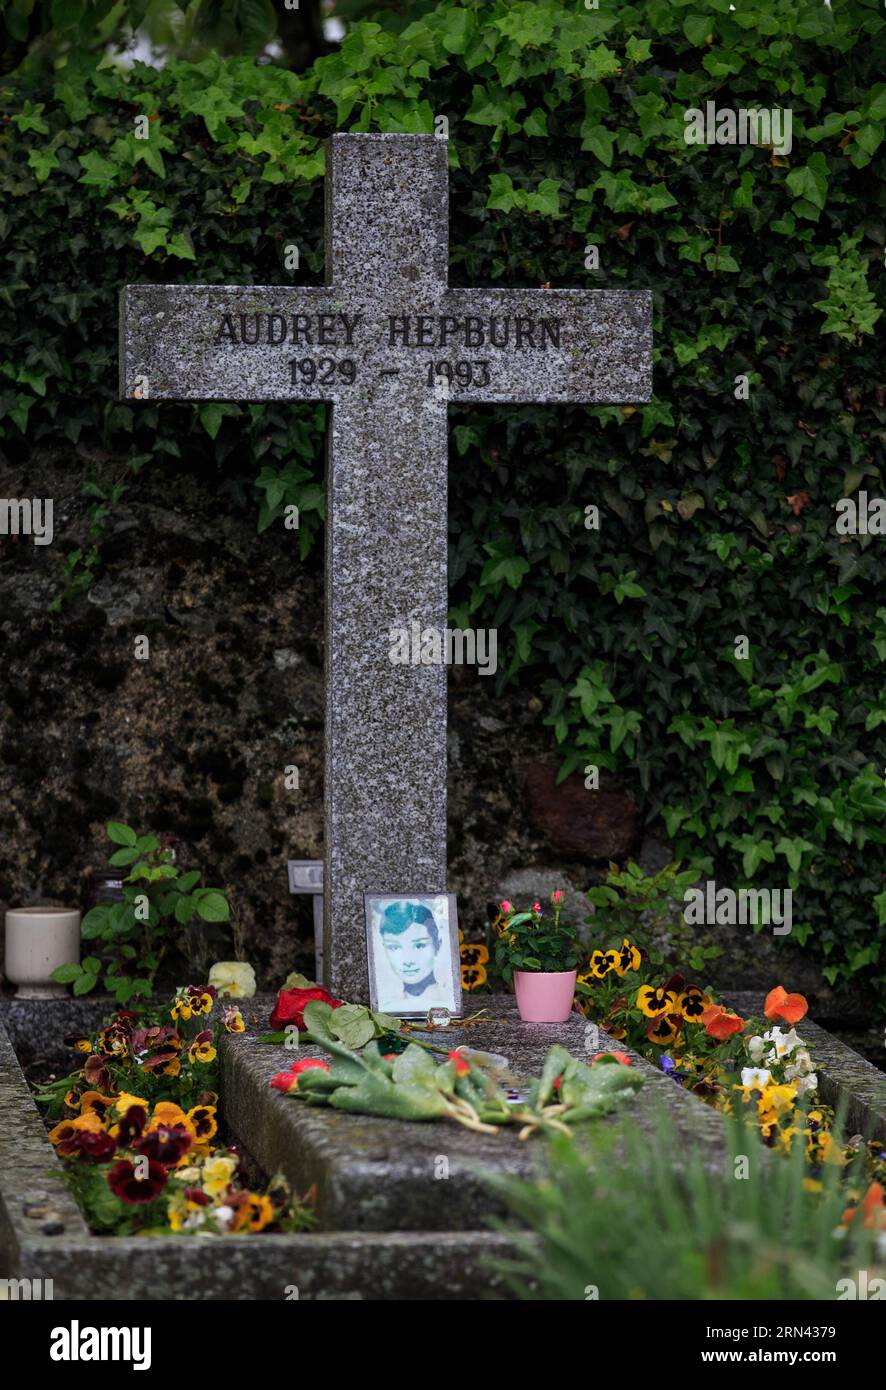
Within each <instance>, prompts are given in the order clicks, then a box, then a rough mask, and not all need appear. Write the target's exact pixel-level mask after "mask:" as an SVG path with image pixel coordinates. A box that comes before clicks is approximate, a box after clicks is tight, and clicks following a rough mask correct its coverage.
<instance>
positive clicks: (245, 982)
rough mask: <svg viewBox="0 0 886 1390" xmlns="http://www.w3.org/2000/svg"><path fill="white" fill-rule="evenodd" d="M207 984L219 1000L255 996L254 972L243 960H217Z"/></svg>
mask: <svg viewBox="0 0 886 1390" xmlns="http://www.w3.org/2000/svg"><path fill="white" fill-rule="evenodd" d="M209 983H210V984H211V985H213V986H214V988H215V989H216V990H217V991H218V994H219V997H220V998H221V999H251V998H252V996H253V995H254V994H255V971H254V970H253V968H252V966H251V965H250V964H249V962H248V961H245V960H217V961H216V963H215V965H214V966H213V967H212V969H211V970H210V972H209Z"/></svg>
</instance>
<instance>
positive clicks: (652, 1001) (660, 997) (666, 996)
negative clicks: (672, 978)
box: [636, 985, 675, 1018]
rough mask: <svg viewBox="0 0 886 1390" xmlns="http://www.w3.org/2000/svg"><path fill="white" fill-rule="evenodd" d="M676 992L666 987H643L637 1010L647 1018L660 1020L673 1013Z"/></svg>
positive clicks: (637, 1001) (637, 1002) (639, 994)
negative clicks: (663, 1016) (662, 1016)
mask: <svg viewBox="0 0 886 1390" xmlns="http://www.w3.org/2000/svg"><path fill="white" fill-rule="evenodd" d="M674 1002H675V1000H674V992H673V990H671V989H665V987H664V985H643V987H642V989H641V990H640V991H639V993H638V995H637V999H636V1004H637V1008H638V1009H639V1010H640V1012H641V1014H645V1015H646V1017H647V1018H660V1017H661V1015H662V1014H667V1013H671V1011H672V1010H673V1007H674Z"/></svg>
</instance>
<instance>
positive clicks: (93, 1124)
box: [49, 1110, 104, 1155]
mask: <svg viewBox="0 0 886 1390" xmlns="http://www.w3.org/2000/svg"><path fill="white" fill-rule="evenodd" d="M84 1131H91V1132H92V1133H93V1134H98V1133H101V1132H103V1131H104V1125H103V1124H102V1121H101V1116H100V1115H97V1114H96V1113H95V1111H94V1110H90V1111H88V1112H87V1113H86V1114H85V1115H78V1116H77V1118H76V1119H74V1120H61V1121H60V1123H59V1124H57V1125H56V1126H55V1128H54V1129H51V1130H50V1131H49V1139H50V1143H52V1144H54V1145H55V1148H56V1150H57V1152H58V1153H60V1154H63V1155H70V1154H74V1153H76V1152H77V1149H78V1148H79V1137H80V1135H81V1134H82V1133H83V1132H84Z"/></svg>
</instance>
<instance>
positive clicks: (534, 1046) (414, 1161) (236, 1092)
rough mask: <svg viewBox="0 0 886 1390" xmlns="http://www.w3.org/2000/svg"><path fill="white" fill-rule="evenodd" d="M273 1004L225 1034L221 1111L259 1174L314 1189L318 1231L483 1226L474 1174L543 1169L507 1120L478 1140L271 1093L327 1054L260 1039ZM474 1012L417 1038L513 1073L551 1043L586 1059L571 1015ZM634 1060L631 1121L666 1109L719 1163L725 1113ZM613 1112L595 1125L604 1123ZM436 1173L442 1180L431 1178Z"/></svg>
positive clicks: (481, 1191)
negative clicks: (295, 1067)
mask: <svg viewBox="0 0 886 1390" xmlns="http://www.w3.org/2000/svg"><path fill="white" fill-rule="evenodd" d="M270 1002H272V1001H265V1000H261V1001H259V1000H253V1001H252V1004H253V1005H255V1006H256V1007H253V1008H252V1009H251V1010H250V1013H251V1014H254V1015H257V1016H258V1017H259V1019H260V1026H259V1027H258V1028H255V1029H252V1028H251V1029H250V1031H249V1032H248V1033H246V1034H241V1035H240V1036H230V1037H226V1038H224V1039H223V1040H222V1078H223V1081H222V1084H223V1093H224V1097H225V1116H226V1119H227V1122H228V1124H229V1125H230V1126H231V1128H232V1130H233V1131H234V1132H235V1133H236V1135H237V1137H238V1139H239V1140H240V1141H241V1142H242V1143H243V1145H244V1146H245V1147H246V1149H248V1151H249V1152H250V1154H251V1155H252V1157H253V1158H254V1159H255V1160H256V1162H257V1163H258V1164H259V1165H260V1166H261V1167H262V1168H264V1169H265V1171H266V1172H274V1171H276V1170H278V1169H279V1170H281V1171H283V1172H284V1173H286V1175H287V1177H288V1178H289V1180H290V1182H291V1183H292V1184H293V1186H294V1187H295V1188H296V1190H298V1191H305V1190H307V1188H308V1187H310V1186H311V1185H312V1184H316V1186H317V1211H318V1219H319V1223H320V1225H321V1227H322V1228H323V1229H324V1230H330V1231H333V1230H344V1229H349V1230H352V1229H355V1228H358V1229H360V1230H365V1231H384V1230H393V1229H397V1230H411V1231H428V1230H450V1231H469V1230H472V1229H474V1230H479V1229H483V1227H484V1226H485V1224H486V1221H487V1217H488V1216H489V1215H490V1214H491V1213H493V1212H495V1213H498V1214H500V1209H499V1208H498V1207H497V1206H496V1204H495V1203H494V1202H493V1200H492V1198H491V1197H490V1194H489V1191H488V1189H487V1187H486V1186H485V1184H484V1182H483V1179H482V1171H483V1170H487V1171H491V1172H495V1173H504V1174H509V1175H515V1176H520V1177H535V1176H538V1175H540V1174H541V1173H543V1171H544V1165H545V1151H546V1144H545V1142H544V1140H543V1139H541V1138H539V1137H536V1138H535V1139H530V1140H528V1141H525V1142H523V1143H521V1142H520V1141H519V1140H518V1139H517V1130H516V1127H514V1129H513V1130H511V1129H507V1128H505V1129H503V1130H502V1131H501V1133H499V1134H497V1135H485V1134H475V1133H473V1132H471V1131H469V1130H466V1129H464V1128H463V1127H461V1126H459V1125H457V1124H454V1123H453V1124H449V1123H442V1122H441V1123H434V1124H410V1123H407V1122H405V1121H397V1120H386V1119H384V1120H383V1119H380V1118H378V1117H376V1116H371V1115H366V1116H363V1115H348V1114H344V1113H342V1112H340V1111H337V1110H331V1109H328V1108H325V1107H320V1106H309V1105H307V1104H306V1103H305V1102H303V1101H299V1100H297V1099H295V1098H291V1097H287V1096H284V1095H282V1094H281V1093H280V1092H278V1091H276V1090H273V1089H272V1088H271V1087H270V1085H269V1082H270V1079H271V1077H272V1076H273V1075H274V1074H275V1072H278V1071H285V1070H288V1069H289V1067H290V1065H291V1064H292V1062H293V1061H294V1060H296V1059H297V1058H298V1057H302V1056H305V1057H322V1056H324V1055H325V1054H324V1053H323V1051H322V1049H321V1048H317V1047H312V1046H310V1045H305V1046H304V1047H302V1048H300V1049H299V1051H298V1052H297V1053H296V1052H294V1051H291V1050H289V1049H287V1048H285V1047H273V1046H270V1045H269V1044H266V1043H260V1042H258V1041H257V1034H259V1033H260V1032H262V1031H263V1030H264V1028H265V1019H266V1018H267V1015H268V1012H269V1008H268V1006H269V1003H270ZM477 1007H478V1008H480V1007H485V1008H488V1010H489V1014H490V1018H489V1022H487V1023H484V1024H483V1025H482V1026H474V1027H467V1028H463V1027H459V1026H457V1025H456V1026H452V1027H450V1028H449V1029H446V1030H445V1031H444V1030H435V1031H434V1033H433V1034H427V1033H422V1034H419V1036H420V1037H422V1038H423V1039H425V1040H427V1041H432V1042H434V1043H435V1044H436V1045H439V1046H444V1047H446V1048H450V1047H452V1048H454V1047H457V1046H460V1045H461V1044H462V1043H464V1044H467V1045H468V1046H469V1047H474V1048H478V1049H482V1050H484V1051H488V1052H497V1053H500V1054H503V1055H504V1056H506V1057H507V1058H508V1059H509V1061H510V1063H511V1067H512V1070H513V1072H514V1073H515V1075H516V1076H517V1078H519V1079H526V1078H528V1077H529V1076H531V1075H538V1074H539V1073H540V1070H541V1063H542V1059H543V1058H544V1056H545V1054H546V1053H547V1051H548V1048H549V1047H551V1045H552V1044H553V1043H554V1042H559V1043H562V1044H563V1046H564V1047H566V1048H568V1049H569V1051H570V1052H572V1053H573V1055H575V1056H583V1055H587V1054H586V1047H585V1039H586V1036H587V1024H586V1022H585V1020H584V1019H583V1018H581V1017H580V1015H578V1014H572V1015H570V1018H569V1019H568V1020H567V1022H566V1023H564V1024H557V1025H551V1024H532V1023H523V1022H522V1020H521V1019H520V1018H519V1015H518V1014H517V1009H516V1005H515V1003H514V1001H513V999H512V998H510V997H505V996H491V997H489V998H488V999H485V1000H484V1002H483V1004H482V1005H481V1004H480V1003H479V1002H478V1004H477ZM606 1046H607V1042H606V1034H605V1033H602V1031H601V1033H600V1049H602V1050H605V1049H606ZM612 1046H617V1047H618V1048H619V1049H622V1047H623V1045H622V1044H621V1043H618V1044H612ZM597 1050H598V1049H597V1047H594V1048H593V1049H592V1051H593V1052H596V1051H597ZM625 1050H627V1051H628V1052H630V1049H625ZM634 1065H635V1066H637V1067H638V1068H639V1069H640V1070H641V1071H642V1072H643V1075H644V1078H645V1081H646V1084H645V1085H644V1087H643V1089H642V1090H641V1091H640V1092H639V1093H638V1094H637V1095H636V1096H635V1097H634V1099H633V1100H632V1102H631V1104H630V1107H629V1109H628V1112H627V1113H629V1114H630V1117H631V1119H632V1120H633V1121H635V1122H636V1123H637V1124H638V1125H640V1126H641V1127H642V1128H644V1129H646V1130H648V1132H649V1133H650V1136H651V1135H652V1132H653V1127H654V1124H655V1120H656V1116H657V1113H658V1111H659V1109H660V1107H661V1106H662V1105H664V1106H666V1107H667V1109H668V1110H669V1112H670V1113H671V1115H672V1116H673V1118H674V1120H675V1122H676V1124H677V1126H678V1128H679V1130H680V1132H681V1134H682V1135H683V1136H684V1137H685V1140H686V1143H687V1145H692V1147H693V1148H694V1149H695V1151H697V1152H700V1153H701V1154H702V1155H703V1156H704V1157H705V1160H706V1161H707V1162H710V1163H711V1164H716V1163H717V1162H719V1160H720V1158H721V1157H722V1156H723V1154H724V1152H725V1149H724V1125H723V1119H722V1117H721V1116H720V1115H718V1114H717V1113H716V1112H715V1111H713V1110H712V1109H710V1107H708V1106H706V1105H703V1104H702V1103H701V1102H700V1101H699V1100H698V1099H697V1098H696V1097H694V1096H692V1095H690V1094H689V1093H688V1092H686V1091H683V1090H681V1089H680V1088H679V1087H677V1086H675V1085H674V1083H673V1082H672V1081H669V1080H668V1078H667V1077H666V1076H664V1074H663V1073H662V1072H660V1071H657V1070H655V1069H654V1068H653V1067H651V1066H649V1064H648V1063H647V1062H645V1061H644V1060H643V1059H642V1058H640V1057H637V1056H636V1055H634ZM613 1118H614V1117H610V1118H609V1119H607V1120H604V1121H602V1122H601V1123H603V1124H609V1123H611V1122H612V1119H613ZM593 1128H594V1126H589V1127H587V1128H586V1130H585V1133H586V1134H588V1135H591V1134H592V1131H593ZM441 1160H445V1164H444V1163H441ZM441 1169H442V1170H443V1171H446V1172H448V1177H441V1176H439V1174H440V1172H441Z"/></svg>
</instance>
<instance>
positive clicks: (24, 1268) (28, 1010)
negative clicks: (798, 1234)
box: [0, 993, 886, 1301]
mask: <svg viewBox="0 0 886 1390" xmlns="http://www.w3.org/2000/svg"><path fill="white" fill-rule="evenodd" d="M729 1002H730V1004H731V1005H732V1007H734V1008H736V1009H738V1010H739V1011H742V1010H743V1011H744V1012H745V1013H752V1012H756V1013H758V1014H759V1013H762V996H761V995H758V994H755V993H736V994H733V995H731V996H730V998H729ZM269 1003H270V1000H269V999H268V998H262V997H257V998H256V999H255V1000H250V1001H248V1007H249V1008H250V1010H251V1011H252V1009H253V1006H254V1007H255V1008H258V1009H260V1010H261V1011H262V1012H264V1011H265V1010H266V1009H267V1007H268V1005H269ZM112 1008H113V1001H112V1000H111V999H110V998H105V999H89V1000H75V999H72V998H64V999H59V1000H40V1001H22V1000H18V999H3V1000H0V1278H6V1279H30V1280H32V1281H34V1280H41V1279H42V1280H47V1279H52V1281H53V1289H54V1296H55V1297H56V1299H61V1300H64V1299H97V1300H98V1299H109V1300H119V1299H123V1298H125V1299H133V1300H140V1299H144V1300H148V1301H150V1300H165V1299H170V1298H171V1299H184V1300H189V1299H191V1300H195V1301H201V1300H212V1299H235V1300H252V1299H268V1300H273V1299H280V1300H284V1299H285V1298H286V1297H287V1292H286V1291H287V1289H290V1290H291V1289H292V1287H293V1286H294V1287H295V1288H297V1289H298V1296H299V1298H306V1299H308V1300H311V1299H354V1298H357V1299H359V1298H363V1297H371V1298H373V1299H393V1300H400V1299H404V1300H410V1299H415V1298H416V1297H428V1298H430V1297H433V1298H440V1297H441V1296H442V1297H445V1298H450V1299H473V1298H481V1297H484V1298H488V1297H495V1296H496V1295H497V1294H504V1293H505V1289H504V1286H503V1284H502V1283H501V1281H500V1280H498V1279H497V1277H496V1276H495V1275H494V1274H493V1273H492V1272H491V1270H490V1268H489V1266H488V1261H489V1260H490V1259H491V1258H501V1257H503V1256H504V1257H506V1256H507V1255H508V1254H509V1253H511V1250H512V1247H511V1245H510V1243H509V1241H508V1240H507V1237H506V1236H503V1235H500V1234H498V1233H495V1232H488V1231H478V1230H463V1231H462V1230H443V1231H430V1230H422V1229H416V1230H406V1231H403V1230H398V1231H374V1230H371V1229H370V1230H366V1229H352V1230H348V1231H340V1230H337V1231H329V1232H326V1231H318V1232H312V1233H310V1234H304V1235H279V1236H225V1237H220V1238H218V1239H217V1240H208V1239H207V1240H205V1241H203V1242H202V1243H201V1244H200V1246H199V1260H195V1259H194V1252H195V1247H194V1244H193V1242H192V1241H191V1240H190V1239H183V1238H178V1237H174V1236H171V1237H164V1236H159V1237H152V1238H151V1240H150V1244H149V1245H148V1243H147V1242H146V1241H145V1240H144V1239H143V1238H140V1237H112V1236H97V1235H93V1234H91V1233H90V1232H89V1230H88V1229H87V1227H86V1223H85V1221H84V1219H83V1216H82V1215H81V1213H80V1210H79V1208H78V1206H77V1204H76V1202H75V1201H74V1199H73V1197H72V1195H71V1194H70V1192H69V1190H68V1188H67V1186H66V1185H65V1183H64V1180H63V1170H62V1164H61V1162H60V1160H59V1159H58V1158H57V1157H56V1154H55V1152H54V1150H53V1148H52V1146H51V1144H50V1143H49V1141H48V1139H47V1137H46V1131H45V1127H44V1124H43V1120H42V1118H41V1116H40V1113H39V1111H38V1109H37V1106H36V1104H35V1102H34V1100H33V1097H32V1095H31V1092H30V1088H29V1086H28V1083H27V1081H26V1079H25V1077H24V1075H23V1073H22V1071H21V1068H20V1066H19V1062H18V1057H17V1055H16V1051H15V1048H14V1047H13V1044H12V1041H11V1038H10V1036H9V1033H7V1030H6V1027H5V1026H4V1023H6V1024H8V1025H9V1028H10V1031H11V1032H12V1034H13V1035H14V1036H15V1037H17V1038H18V1039H19V1040H20V1044H21V1042H24V1043H25V1045H27V1042H28V1039H29V1036H30V1039H31V1041H33V1039H34V1038H35V1037H38V1036H45V1034H46V1032H47V1030H51V1036H52V1038H53V1039H56V1038H59V1039H60V1036H61V1032H62V1031H71V1030H73V1029H75V1028H76V1027H78V1026H89V1025H91V1024H94V1023H95V1022H96V1021H97V1019H99V1018H100V1017H102V1016H104V1015H105V1014H106V1013H107V1012H109V1011H110V1010H111V1009H112ZM798 1029H799V1032H800V1034H801V1036H802V1037H803V1039H804V1041H806V1042H808V1043H809V1045H810V1046H811V1047H812V1049H813V1051H814V1055H815V1057H816V1062H817V1064H818V1072H819V1080H820V1085H819V1089H820V1092H821V1094H822V1099H823V1100H825V1101H826V1102H827V1103H828V1104H832V1105H837V1104H838V1103H839V1102H840V1100H841V1098H844V1097H845V1099H846V1100H847V1101H848V1111H847V1125H848V1132H850V1133H852V1132H855V1131H856V1130H857V1131H860V1132H870V1133H871V1134H873V1135H876V1136H878V1137H880V1138H883V1139H884V1141H886V1075H884V1074H883V1073H882V1072H880V1071H879V1070H878V1069H877V1068H876V1067H874V1066H873V1065H872V1064H871V1063H869V1062H867V1061H865V1060H864V1058H862V1057H860V1056H859V1055H858V1053H856V1052H855V1051H853V1049H852V1048H850V1047H848V1046H846V1044H844V1043H841V1042H839V1040H838V1039H836V1038H834V1037H833V1036H832V1035H831V1034H829V1033H828V1032H826V1030H824V1029H822V1028H819V1027H818V1025H816V1024H815V1023H813V1022H811V1021H810V1020H808V1019H804V1020H803V1021H802V1022H801V1023H800V1024H798ZM243 1045H244V1038H234V1037H231V1038H225V1039H224V1040H223V1043H222V1053H223V1058H222V1060H223V1077H225V1076H226V1075H227V1074H229V1072H230V1068H231V1066H232V1058H233V1057H234V1055H235V1053H236V1049H237V1048H238V1046H239V1047H241V1048H242V1047H243ZM605 1046H606V1035H605V1033H604V1032H603V1030H601V1047H603V1048H605ZM614 1046H616V1047H619V1048H620V1047H621V1044H614ZM262 1051H263V1053H264V1052H266V1053H267V1056H266V1057H265V1058H263V1060H261V1061H258V1059H255V1064H257V1065H258V1066H259V1067H260V1068H261V1069H263V1070H264V1069H267V1070H268V1072H270V1071H271V1070H273V1069H275V1068H276V1066H277V1065H278V1064H279V1063H280V1058H279V1057H278V1056H277V1052H278V1049H274V1048H271V1047H267V1048H265V1047H264V1045H263V1048H262ZM291 1055H292V1054H291V1053H290V1054H288V1056H287V1060H288V1059H291ZM636 1065H639V1066H641V1067H642V1068H643V1069H644V1071H646V1072H648V1073H649V1078H648V1079H649V1080H650V1081H651V1080H652V1078H655V1082H656V1084H657V1086H659V1087H660V1086H666V1085H668V1082H667V1078H666V1077H664V1076H663V1074H662V1073H660V1072H657V1071H656V1070H655V1069H654V1068H653V1067H651V1066H650V1065H649V1064H648V1063H646V1062H645V1061H643V1060H642V1059H638V1060H637V1062H636ZM223 1085H224V1081H223ZM265 1086H266V1083H265ZM650 1089H651V1088H650ZM641 1094H642V1093H641ZM267 1095H268V1099H269V1100H271V1101H280V1102H281V1105H282V1103H283V1098H282V1097H276V1095H275V1094H274V1093H272V1092H271V1091H270V1089H269V1088H267ZM223 1096H224V1092H223ZM685 1100H686V1102H687V1105H688V1106H691V1107H692V1109H691V1110H687V1112H686V1114H687V1116H688V1118H689V1123H690V1124H691V1125H692V1128H693V1129H696V1128H698V1130H699V1132H700V1133H701V1132H703V1131H705V1130H707V1132H708V1137H710V1138H711V1139H712V1140H714V1138H715V1137H714V1134H713V1130H714V1128H715V1127H716V1126H717V1124H718V1123H719V1124H722V1119H721V1117H720V1116H718V1115H717V1114H716V1112H714V1111H712V1110H710V1109H709V1108H708V1107H705V1106H703V1103H702V1102H701V1101H699V1100H695V1099H694V1098H693V1097H691V1096H688V1095H687V1096H686V1097H685ZM290 1104H292V1105H293V1106H294V1105H295V1104H296V1103H295V1102H290ZM276 1113H277V1115H281V1114H285V1113H286V1112H285V1111H283V1110H282V1109H281V1107H280V1106H279V1105H278V1106H277V1110H276ZM323 1113H324V1112H322V1111H318V1112H315V1113H314V1114H313V1115H312V1116H311V1118H312V1119H316V1118H318V1117H319V1116H321V1115H322V1114H323ZM349 1118H350V1117H349ZM695 1119H697V1121H698V1126H696V1124H695V1122H694V1121H695ZM367 1120H368V1122H369V1123H373V1124H377V1123H378V1122H377V1121H371V1120H370V1119H369V1117H367ZM232 1127H233V1128H234V1130H235V1131H236V1124H234V1123H232ZM440 1147H441V1148H443V1149H445V1147H446V1146H445V1143H443V1144H441V1146H440ZM253 1156H254V1157H259V1156H258V1155H253ZM34 1192H42V1193H45V1194H46V1198H47V1201H46V1202H45V1204H44V1205H45V1206H46V1207H49V1208H50V1209H51V1210H52V1211H53V1212H54V1213H57V1218H58V1219H57V1221H56V1222H55V1223H48V1222H47V1220H46V1218H45V1217H40V1216H38V1217H33V1216H32V1217H28V1216H26V1215H25V1207H26V1206H28V1205H29V1194H32V1193H34ZM59 1226H60V1227H61V1229H58V1227H59ZM45 1228H46V1229H45ZM50 1230H51V1231H54V1232H55V1233H49V1231H50ZM148 1249H149V1250H150V1259H149V1260H142V1259H141V1258H140V1257H141V1256H142V1255H144V1254H145V1253H146V1252H147V1251H148ZM256 1256H259V1258H258V1259H256Z"/></svg>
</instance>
